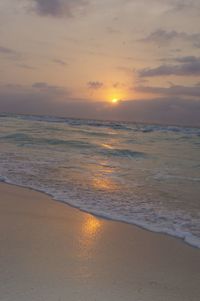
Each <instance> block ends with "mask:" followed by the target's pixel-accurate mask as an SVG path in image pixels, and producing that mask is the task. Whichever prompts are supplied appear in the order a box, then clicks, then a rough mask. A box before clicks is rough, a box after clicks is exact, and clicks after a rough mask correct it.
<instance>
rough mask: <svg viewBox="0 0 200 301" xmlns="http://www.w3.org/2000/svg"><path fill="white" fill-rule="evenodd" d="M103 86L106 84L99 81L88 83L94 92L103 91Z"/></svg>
mask: <svg viewBox="0 0 200 301" xmlns="http://www.w3.org/2000/svg"><path fill="white" fill-rule="evenodd" d="M103 85H104V84H103V83H102V82H98V81H90V82H88V83H87V86H88V88H89V89H92V90H98V89H101V88H102V87H103Z"/></svg>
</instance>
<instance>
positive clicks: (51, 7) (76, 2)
mask: <svg viewBox="0 0 200 301" xmlns="http://www.w3.org/2000/svg"><path fill="white" fill-rule="evenodd" d="M31 3H32V5H33V9H34V10H35V12H36V13H37V14H39V15H41V16H52V17H60V16H68V17H71V16H73V15H74V13H75V12H76V11H79V10H81V9H82V8H84V7H85V6H86V5H87V1H86V0H31Z"/></svg>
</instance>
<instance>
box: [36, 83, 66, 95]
mask: <svg viewBox="0 0 200 301" xmlns="http://www.w3.org/2000/svg"><path fill="white" fill-rule="evenodd" d="M32 88H34V89H36V90H38V91H40V92H41V93H44V94H50V95H52V96H54V97H55V96H66V95H68V94H69V91H68V90H67V89H66V88H63V87H60V86H55V85H49V84H48V83H46V82H36V83H34V84H33V85H32Z"/></svg>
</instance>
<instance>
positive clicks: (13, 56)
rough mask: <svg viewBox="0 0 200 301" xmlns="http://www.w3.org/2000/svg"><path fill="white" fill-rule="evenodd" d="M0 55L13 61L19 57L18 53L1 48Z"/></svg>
mask: <svg viewBox="0 0 200 301" xmlns="http://www.w3.org/2000/svg"><path fill="white" fill-rule="evenodd" d="M0 54H1V55H4V56H6V57H8V58H9V59H13V60H16V59H19V58H20V56H21V55H20V53H19V52H17V51H15V50H13V49H10V48H7V47H3V46H0Z"/></svg>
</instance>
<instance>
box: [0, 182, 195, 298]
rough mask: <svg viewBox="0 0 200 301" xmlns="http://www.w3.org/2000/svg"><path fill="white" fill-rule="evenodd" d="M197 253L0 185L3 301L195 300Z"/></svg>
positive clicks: (171, 241)
mask: <svg viewBox="0 0 200 301" xmlns="http://www.w3.org/2000/svg"><path fill="white" fill-rule="evenodd" d="M199 298H200V250H198V249H195V248H193V247H191V246H189V245H187V244H185V243H184V242H183V241H181V240H179V239H176V238H173V237H169V236H167V235H162V234H157V233H152V232H149V231H146V230H143V229H140V228H138V227H135V226H133V225H128V224H125V223H120V222H113V221H108V220H104V219H99V218H96V217H93V216H92V215H89V214H86V213H83V212H81V211H79V210H77V209H74V208H72V207H70V206H67V205H65V204H62V203H59V202H56V201H53V200H52V199H51V198H50V197H49V196H46V195H45V194H42V193H38V192H35V191H32V190H29V189H24V188H20V187H16V186H11V185H7V184H0V300H1V301H25V300H26V301H33V300H34V301H42V300H45V301H65V300H67V301H79V300H80V301H81V300H84V301H114V300H115V301H118V300H120V301H147V300H148V301H165V300H166V301H179V300H180V301H199V300H200V299H199Z"/></svg>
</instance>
